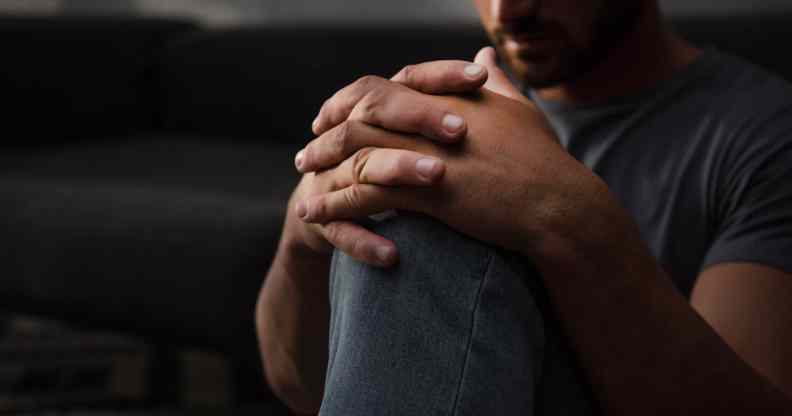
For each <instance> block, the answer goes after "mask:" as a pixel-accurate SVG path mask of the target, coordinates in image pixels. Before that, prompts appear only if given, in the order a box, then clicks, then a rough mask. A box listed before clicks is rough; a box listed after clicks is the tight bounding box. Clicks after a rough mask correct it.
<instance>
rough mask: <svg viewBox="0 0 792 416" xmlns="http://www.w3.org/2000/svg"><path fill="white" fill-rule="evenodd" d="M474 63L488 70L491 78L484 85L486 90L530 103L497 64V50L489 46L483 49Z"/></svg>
mask: <svg viewBox="0 0 792 416" xmlns="http://www.w3.org/2000/svg"><path fill="white" fill-rule="evenodd" d="M474 61H475V62H476V63H477V64H479V65H481V66H483V67H485V68H487V72H488V73H489V77H488V78H487V82H486V83H484V88H486V89H488V90H490V91H492V92H495V93H498V94H500V95H503V96H506V97H509V98H511V99H513V100H517V101H520V102H523V103H527V102H529V100H528V98H526V97H525V96H524V95H523V94H522V92H521V91H520V90H519V88H517V87H516V86H514V84H512V82H511V80H509V77H508V76H507V75H506V73H504V72H503V71H502V70H501V69H500V68H499V67H498V64H497V56H496V53H495V48H493V47H491V46H487V47H486V48H482V49H481V50H480V51H479V52H478V53H477V54H476V58H475V59H474Z"/></svg>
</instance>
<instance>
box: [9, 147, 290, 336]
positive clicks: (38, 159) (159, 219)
mask: <svg viewBox="0 0 792 416" xmlns="http://www.w3.org/2000/svg"><path fill="white" fill-rule="evenodd" d="M293 152H294V149H292V148H286V147H277V146H273V145H272V144H269V143H268V144H267V145H266V146H263V145H261V144H259V143H254V142H247V143H242V144H239V143H229V142H227V141H223V140H217V139H211V140H209V139H196V138H170V137H145V138H135V139H134V140H133V139H131V138H130V139H124V140H114V141H111V140H106V141H103V142H101V143H94V144H84V145H80V146H77V145H74V146H70V147H68V148H60V149H59V148H52V149H50V150H48V151H40V152H38V153H36V154H35V155H29V156H27V157H24V158H23V157H21V156H17V157H16V158H15V160H17V163H16V164H6V165H5V166H4V171H3V172H2V173H0V228H2V229H3V230H4V238H2V239H0V262H2V263H3V284H2V285H0V303H2V304H3V305H4V307H5V308H8V309H10V310H15V311H30V312H36V313H46V314H51V315H53V316H58V317H60V318H67V319H69V318H72V319H78V320H79V321H80V322H84V323H93V324H100V325H106V326H110V327H113V328H116V329H128V330H133V331H137V332H141V333H144V334H147V335H152V336H159V337H160V338H161V339H162V338H165V339H183V340H185V341H190V342H194V343H196V344H197V345H206V346H211V347H218V348H223V349H224V350H230V349H234V348H237V347H240V348H242V349H244V350H248V351H252V350H253V349H254V348H255V345H256V343H255V339H254V338H253V314H252V311H253V310H254V305H255V301H256V297H257V293H258V289H259V286H260V285H261V282H262V280H263V278H264V274H265V272H266V270H267V267H268V262H269V261H270V258H271V256H272V254H273V253H274V249H275V245H276V244H277V241H278V236H279V234H280V229H281V225H282V221H283V214H284V210H285V205H286V200H287V198H288V195H289V192H290V191H291V189H292V188H293V186H294V185H295V182H296V180H297V179H298V175H296V173H294V168H293V166H292V160H293V157H292V156H293V154H294V153H293Z"/></svg>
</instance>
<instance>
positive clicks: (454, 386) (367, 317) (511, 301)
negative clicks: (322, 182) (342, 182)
mask: <svg viewBox="0 0 792 416" xmlns="http://www.w3.org/2000/svg"><path fill="white" fill-rule="evenodd" d="M371 228H372V229H373V230H374V231H375V232H377V233H378V234H381V235H383V236H385V237H386V238H389V239H391V240H392V241H394V243H396V245H397V247H398V248H399V252H400V261H399V264H398V265H397V266H396V267H393V268H390V269H378V268H374V267H370V266H367V265H364V264H361V263H359V262H356V261H354V260H353V259H351V258H350V257H348V256H346V255H344V254H342V253H339V252H337V253H335V255H334V259H333V265H332V270H331V277H330V279H331V280H330V300H331V306H332V313H331V322H330V351H329V362H328V371H327V381H326V387H325V397H324V401H323V403H322V411H321V414H322V415H326V416H331V415H342V414H343V415H352V416H354V415H364V414H365V415H370V414H378V415H389V414H392V415H426V414H431V415H481V414H524V415H531V414H533V413H535V409H536V406H537V403H542V402H543V400H537V397H536V395H537V392H542V391H543V389H539V388H538V387H539V385H540V384H541V383H540V380H542V379H544V378H545V377H546V376H545V375H544V374H543V368H542V363H543V362H544V361H545V355H547V354H548V351H546V345H547V342H546V340H547V336H548V335H551V336H552V337H555V334H546V332H547V326H546V323H545V321H544V319H543V316H542V313H541V310H540V309H541V308H542V307H541V306H540V305H541V304H542V302H539V303H537V298H536V297H535V294H536V293H537V291H538V290H539V289H540V287H539V286H538V284H539V279H538V278H537V276H536V273H535V271H534V269H533V268H532V267H531V265H530V264H529V263H528V262H527V261H525V259H523V258H521V257H519V256H516V255H514V254H511V253H508V252H505V251H503V250H499V249H496V248H494V247H491V246H489V245H487V244H484V243H482V242H479V241H476V240H474V239H471V238H468V237H466V236H463V235H461V234H458V233H456V232H455V231H453V230H451V229H449V228H448V227H446V226H445V225H443V224H441V223H439V222H436V221H433V220H431V219H428V218H426V217H422V216H417V215H400V216H399V217H396V218H392V219H389V220H386V221H383V222H381V223H376V224H372V225H371ZM550 362H551V363H552V361H550ZM558 362H561V363H564V362H565V360H564V359H562V360H561V361H558V360H556V363H558ZM554 365H555V364H554ZM563 378H564V379H566V377H563ZM541 394H544V393H541ZM573 400H574V399H573Z"/></svg>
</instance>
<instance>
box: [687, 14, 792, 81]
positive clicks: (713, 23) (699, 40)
mask: <svg viewBox="0 0 792 416" xmlns="http://www.w3.org/2000/svg"><path fill="white" fill-rule="evenodd" d="M791 23H792V13H789V12H787V13H785V14H755V15H751V14H748V15H741V16H711V17H682V18H677V19H675V21H674V24H675V26H676V29H677V30H678V31H679V32H680V33H682V34H683V35H684V36H685V37H686V38H688V39H690V40H691V41H692V42H694V43H696V44H698V45H700V46H704V47H706V46H714V47H717V48H718V49H720V50H723V51H726V52H730V53H733V54H735V55H738V56H741V57H743V58H746V59H747V60H749V61H751V62H753V63H755V64H757V65H760V66H762V67H764V68H766V69H769V70H770V71H772V72H775V73H777V74H779V75H781V76H782V77H784V78H786V79H787V80H791V81H792V55H790V54H788V53H783V52H782V51H783V50H784V49H783V48H784V47H785V46H786V42H787V39H792V24H791Z"/></svg>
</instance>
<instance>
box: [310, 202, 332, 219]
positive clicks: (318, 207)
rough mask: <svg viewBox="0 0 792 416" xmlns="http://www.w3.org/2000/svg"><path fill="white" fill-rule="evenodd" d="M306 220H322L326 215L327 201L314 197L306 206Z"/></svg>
mask: <svg viewBox="0 0 792 416" xmlns="http://www.w3.org/2000/svg"><path fill="white" fill-rule="evenodd" d="M307 208H308V218H311V219H314V220H322V219H323V218H325V217H326V214H327V201H326V200H325V198H324V197H316V198H314V200H312V201H310V202H309V203H308V204H307Z"/></svg>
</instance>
